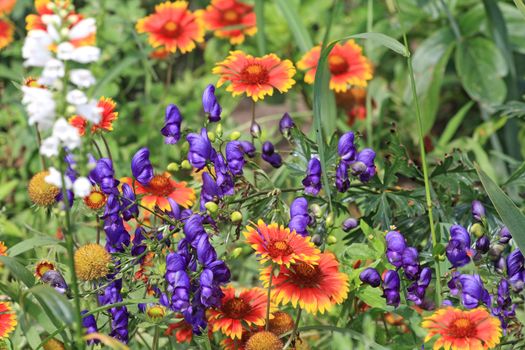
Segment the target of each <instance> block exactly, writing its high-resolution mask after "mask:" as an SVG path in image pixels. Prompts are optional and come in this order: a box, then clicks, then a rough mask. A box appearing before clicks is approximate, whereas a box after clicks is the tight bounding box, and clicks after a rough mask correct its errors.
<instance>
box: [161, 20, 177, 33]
mask: <svg viewBox="0 0 525 350" xmlns="http://www.w3.org/2000/svg"><path fill="white" fill-rule="evenodd" d="M164 29H166V30H167V31H168V32H174V31H176V30H177V23H175V22H172V21H169V22H167V23H166V24H165V25H164Z"/></svg>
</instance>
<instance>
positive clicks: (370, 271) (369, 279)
mask: <svg viewBox="0 0 525 350" xmlns="http://www.w3.org/2000/svg"><path fill="white" fill-rule="evenodd" d="M359 279H360V280H361V282H363V283H366V284H369V285H371V286H372V287H374V288H375V287H379V285H380V284H381V276H380V275H379V272H377V270H376V269H374V268H372V267H367V268H366V269H364V270H363V271H362V272H361V273H360V274H359Z"/></svg>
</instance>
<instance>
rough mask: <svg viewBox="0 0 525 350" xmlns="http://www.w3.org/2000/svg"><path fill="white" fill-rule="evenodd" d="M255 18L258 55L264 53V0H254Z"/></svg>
mask: <svg viewBox="0 0 525 350" xmlns="http://www.w3.org/2000/svg"><path fill="white" fill-rule="evenodd" d="M255 19H256V22H257V48H258V49H259V55H261V56H263V55H266V54H267V53H268V52H266V34H265V32H264V27H265V21H264V1H263V0H255Z"/></svg>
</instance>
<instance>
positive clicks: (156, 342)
mask: <svg viewBox="0 0 525 350" xmlns="http://www.w3.org/2000/svg"><path fill="white" fill-rule="evenodd" d="M159 336H160V331H159V327H158V326H156V327H155V335H154V336H153V347H152V350H158V348H159Z"/></svg>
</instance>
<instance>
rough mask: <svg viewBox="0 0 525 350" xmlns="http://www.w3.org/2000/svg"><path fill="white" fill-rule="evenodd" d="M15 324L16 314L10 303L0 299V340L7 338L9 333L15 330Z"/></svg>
mask: <svg viewBox="0 0 525 350" xmlns="http://www.w3.org/2000/svg"><path fill="white" fill-rule="evenodd" d="M16 324H17V322H16V314H15V313H14V311H13V309H12V308H11V304H10V303H8V302H5V301H0V340H1V339H5V338H7V336H8V335H9V333H11V332H12V331H14V330H15V327H16Z"/></svg>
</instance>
